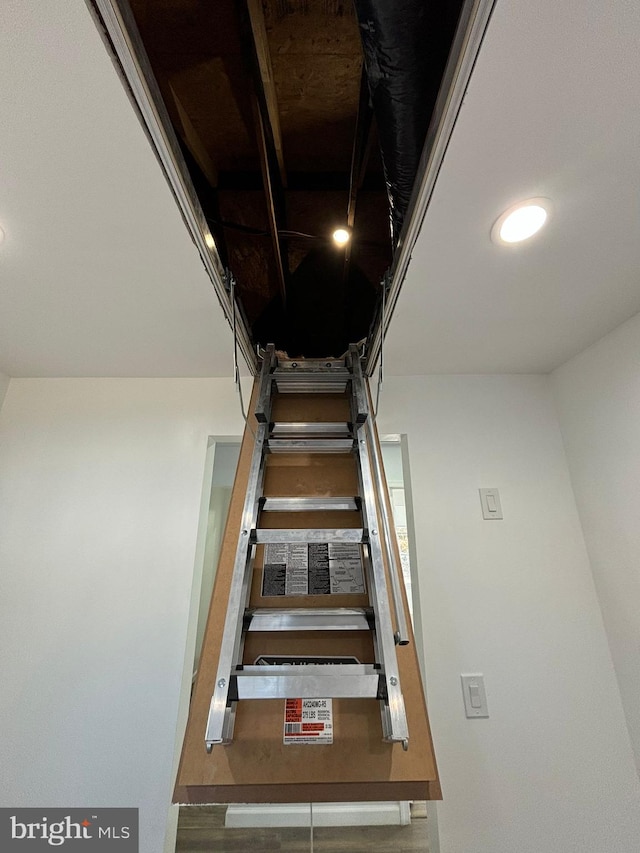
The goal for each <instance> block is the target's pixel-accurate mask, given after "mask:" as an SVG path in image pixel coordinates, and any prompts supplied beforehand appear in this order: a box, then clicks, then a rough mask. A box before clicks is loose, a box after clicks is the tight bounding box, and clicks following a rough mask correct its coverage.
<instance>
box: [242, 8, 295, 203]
mask: <svg viewBox="0 0 640 853" xmlns="http://www.w3.org/2000/svg"><path fill="white" fill-rule="evenodd" d="M247 10H248V12H249V21H250V22H251V32H252V34H253V42H254V44H255V52H256V59H257V62H258V68H259V70H260V78H261V81H262V89H263V91H264V98H265V102H266V108H267V114H268V117H269V124H270V126H271V133H272V136H273V147H274V149H275V154H276V159H277V161H278V169H279V171H280V181H281V182H282V186H283V187H285V188H286V186H287V173H286V170H285V166H284V153H283V148H282V130H281V129H280V113H279V110H278V98H277V94H276V86H275V81H274V79H273V68H272V67H271V53H270V52H269V41H268V36H267V27H266V24H265V20H264V11H263V9H262V0H247Z"/></svg>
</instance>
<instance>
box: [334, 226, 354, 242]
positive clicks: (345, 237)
mask: <svg viewBox="0 0 640 853" xmlns="http://www.w3.org/2000/svg"><path fill="white" fill-rule="evenodd" d="M332 236H333V242H334V243H335V244H336V246H346V245H347V243H348V242H349V240H350V239H351V233H350V232H349V231H348V230H347V229H346V228H336V230H335V231H334V232H333V235H332Z"/></svg>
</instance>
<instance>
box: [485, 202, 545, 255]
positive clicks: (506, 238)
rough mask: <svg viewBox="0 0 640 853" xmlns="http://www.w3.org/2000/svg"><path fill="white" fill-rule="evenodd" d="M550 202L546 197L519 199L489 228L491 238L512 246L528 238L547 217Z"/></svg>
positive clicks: (496, 241) (499, 243)
mask: <svg viewBox="0 0 640 853" xmlns="http://www.w3.org/2000/svg"><path fill="white" fill-rule="evenodd" d="M550 210H551V202H550V201H549V199H548V198H530V199H527V201H520V202H518V204H514V205H513V206H512V207H510V208H509V209H508V210H505V212H504V213H503V214H502V216H499V217H498V219H497V220H496V221H495V222H494V224H493V228H492V229H491V239H492V240H493V242H494V243H497V244H498V245H500V246H513V245H514V244H516V243H522V241H523V240H528V239H529V238H530V237H533V235H534V234H537V232H538V231H539V230H540V229H541V228H542V226H543V225H544V224H545V222H547V220H548V219H549V213H550Z"/></svg>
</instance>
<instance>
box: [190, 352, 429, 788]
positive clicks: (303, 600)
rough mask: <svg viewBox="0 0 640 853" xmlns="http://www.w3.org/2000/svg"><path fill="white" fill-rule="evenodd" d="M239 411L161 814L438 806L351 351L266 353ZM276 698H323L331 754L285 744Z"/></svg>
mask: <svg viewBox="0 0 640 853" xmlns="http://www.w3.org/2000/svg"><path fill="white" fill-rule="evenodd" d="M251 411H252V413H253V414H252V415H251V416H250V417H251V418H252V420H251V421H250V423H249V424H248V426H247V429H246V430H245V435H244V439H243V444H242V449H241V454H240V461H239V464H238V470H237V473H236V480H235V484H234V489H233V494H232V498H231V505H230V510H229V517H228V520H227V526H226V529H225V534H224V539H223V545H222V551H221V555H220V561H219V565H218V570H217V574H216V580H215V586H214V591H213V596H212V601H211V607H210V611H209V619H208V623H207V628H206V632H205V638H204V645H203V650H202V654H201V659H200V668H199V671H198V676H197V680H196V684H195V688H194V693H193V696H192V702H191V709H190V714H189V720H188V724H187V730H186V734H185V739H184V745H183V750H182V757H181V762H180V767H179V771H178V778H177V782H176V788H175V794H174V802H179V803H228V802H254V803H265V802H266V803H277V802H335V801H362V800H424V799H439V798H440V786H439V781H438V775H437V768H436V762H435V757H434V753H433V744H432V740H431V734H430V729H429V721H428V717H427V710H426V705H425V700H424V693H423V688H422V683H421V679H420V673H419V669H418V661H417V657H416V653H415V644H414V642H413V637H412V635H411V629H410V627H408V625H409V620H408V616H407V613H408V611H407V603H406V597H405V593H404V586H403V584H402V583H401V580H400V576H399V565H400V561H399V556H398V552H397V543H396V539H395V533H394V528H393V521H392V518H391V511H390V503H389V499H388V495H387V491H386V485H385V481H384V473H383V470H382V462H381V455H380V448H379V442H378V437H377V432H376V428H375V424H374V423H373V419H372V417H371V415H370V395H369V389H368V384H367V381H366V379H365V378H364V377H363V376H362V372H361V366H360V357H359V354H358V349H357V347H355V346H352V347H350V349H349V353H348V355H347V356H346V358H344V359H333V360H323V361H318V360H313V361H312V360H298V361H293V360H290V359H281V358H280V359H279V358H278V357H277V356H276V353H275V351H274V348H273V347H272V346H270V347H269V348H268V349H267V351H266V353H265V358H264V362H263V369H262V373H261V376H260V378H259V380H257V382H256V386H255V388H254V394H253V398H252V409H251ZM307 549H309V550H308V552H307ZM314 549H315V550H314ZM354 549H355V555H356V558H357V559H355V560H354V559H353V556H354ZM301 552H302V554H303V560H302V562H301V563H300V561H299V559H298V561H297V565H298V570H297V571H296V570H295V566H296V555H297V557H298V558H299V555H300V553H301ZM343 553H345V554H346V553H348V554H349V559H348V560H347V563H348V564H349V566H350V567H353V566H354V565H355V566H356V569H355V571H354V575H353V576H352V575H351V573H350V572H346V573H345V572H341V570H340V559H339V558H340V555H341V554H343ZM288 554H290V555H292V557H291V562H292V565H293V568H291V566H289V565H287V560H288V559H289V558H288V556H287V555H288ZM313 554H319V555H320V557H318V560H319V563H318V565H319V567H320V570H319V571H318V572H317V573H316V574H315V575H314V576H313V578H312V575H313V572H312V571H311V569H310V568H309V567H310V566H311V565H312V563H313V558H312V555H313ZM265 556H266V557H267V560H266V562H265ZM307 557H308V559H307ZM332 557H335V559H331V558H332ZM281 562H282V565H279V564H280V563H281ZM274 564H275V565H274ZM300 566H302V569H300ZM305 566H306V568H305ZM328 566H336V567H337V568H336V569H335V573H332V574H331V577H330V576H329V569H328ZM332 572H333V569H332ZM334 574H335V577H334ZM290 575H291V576H290ZM341 575H342V576H341ZM345 575H346V581H345V577H344V576H345ZM318 577H320V578H321V580H320V581H318ZM334 581H335V582H334ZM287 699H289V700H291V699H307V700H312V701H315V700H316V699H331V702H332V706H333V742H332V743H298V742H293V743H291V742H290V741H291V738H288V741H289V742H287V743H285V742H284V740H285V739H284V718H285V713H284V708H285V700H287Z"/></svg>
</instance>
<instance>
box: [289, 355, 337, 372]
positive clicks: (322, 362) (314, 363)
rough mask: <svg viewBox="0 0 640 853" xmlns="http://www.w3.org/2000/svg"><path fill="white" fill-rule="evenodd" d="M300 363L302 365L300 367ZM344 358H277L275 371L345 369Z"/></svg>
mask: <svg viewBox="0 0 640 853" xmlns="http://www.w3.org/2000/svg"><path fill="white" fill-rule="evenodd" d="M301 365H302V367H301ZM345 369H347V368H345V363H344V358H305V359H295V358H279V359H278V367H277V368H276V370H277V371H280V370H283V371H284V370H289V371H292V372H293V371H294V370H296V371H298V372H299V371H301V370H302V371H304V370H345Z"/></svg>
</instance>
